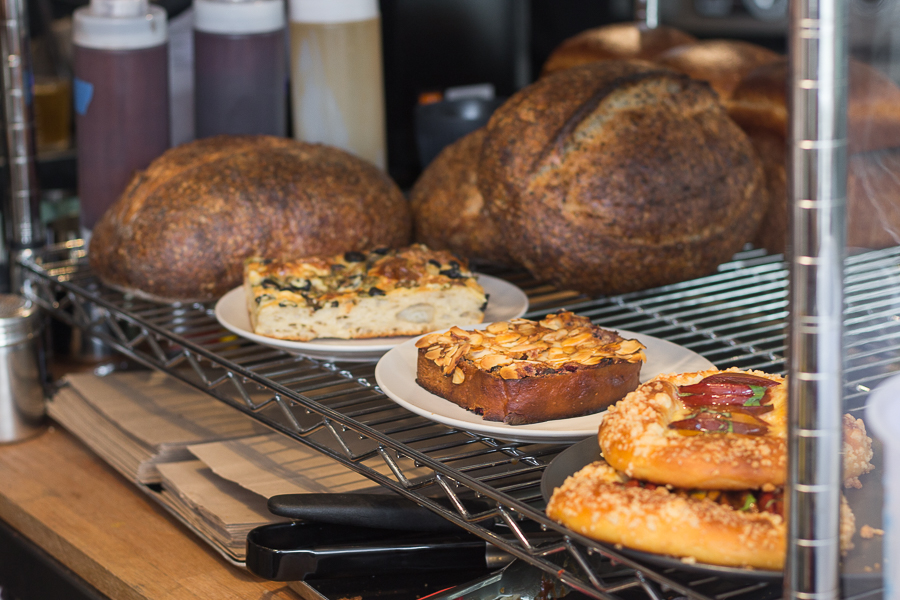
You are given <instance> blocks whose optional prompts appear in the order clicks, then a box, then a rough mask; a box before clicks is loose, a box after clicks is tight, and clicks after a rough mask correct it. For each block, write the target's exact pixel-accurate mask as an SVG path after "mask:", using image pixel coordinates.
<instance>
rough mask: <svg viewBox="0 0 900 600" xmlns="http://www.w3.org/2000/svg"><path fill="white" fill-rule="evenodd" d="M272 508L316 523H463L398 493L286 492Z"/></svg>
mask: <svg viewBox="0 0 900 600" xmlns="http://www.w3.org/2000/svg"><path fill="white" fill-rule="evenodd" d="M436 502H438V503H439V504H441V505H442V506H444V507H445V508H447V509H448V510H450V511H451V512H452V513H454V514H456V512H457V511H456V509H455V508H452V507H451V505H450V502H449V500H446V499H444V498H441V499H438V500H436ZM463 505H464V506H465V508H466V510H467V511H468V512H469V514H479V513H484V512H487V511H488V510H490V508H491V507H490V505H489V504H488V503H487V502H484V501H480V500H466V501H464V502H463ZM269 511H270V512H271V513H272V514H275V515H279V516H282V517H288V518H290V519H299V520H302V521H309V522H313V523H331V524H335V525H354V526H357V527H372V528H377V529H393V530H395V531H453V532H456V531H459V526H457V525H455V524H454V523H452V522H451V521H448V520H447V519H445V518H443V517H442V516H440V515H438V514H436V513H434V512H432V511H431V510H429V509H427V508H425V507H423V506H419V505H418V504H416V503H415V502H413V501H412V500H408V499H406V498H404V497H402V496H397V495H394V494H282V495H279V496H272V497H271V498H269ZM482 525H485V523H484V522H482ZM488 525H490V524H488Z"/></svg>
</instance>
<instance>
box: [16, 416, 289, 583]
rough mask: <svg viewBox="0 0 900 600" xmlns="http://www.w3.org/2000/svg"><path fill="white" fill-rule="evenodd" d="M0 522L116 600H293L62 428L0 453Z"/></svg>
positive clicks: (51, 429) (50, 430)
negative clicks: (206, 541) (236, 563)
mask: <svg viewBox="0 0 900 600" xmlns="http://www.w3.org/2000/svg"><path fill="white" fill-rule="evenodd" d="M0 519H2V520H3V521H5V522H6V523H8V524H9V525H11V526H12V527H13V528H15V529H16V530H18V531H19V532H20V533H22V534H23V535H24V536H25V537H27V538H28V539H30V540H31V541H32V542H34V543H35V544H36V545H37V546H39V547H41V548H42V549H43V550H44V551H46V552H47V553H48V554H50V555H51V556H53V557H54V558H56V559H57V560H58V561H60V562H61V563H62V564H64V565H65V566H66V567H68V568H69V569H71V570H72V571H73V572H75V573H76V574H78V575H79V576H80V577H81V578H82V579H84V580H85V581H86V582H87V583H89V584H90V585H92V586H94V587H95V588H97V590H99V591H100V592H101V593H103V594H105V595H107V596H109V597H111V598H116V599H117V600H118V599H122V600H151V599H154V600H156V599H165V600H180V599H192V598H203V599H208V598H215V599H216V600H228V599H231V598H240V599H242V600H246V599H259V600H263V599H265V600H297V599H298V598H299V596H297V595H296V594H295V593H294V592H293V591H291V590H290V589H289V588H288V587H287V585H286V584H284V583H279V582H272V581H265V580H262V579H259V578H257V577H255V576H254V575H252V574H250V573H249V572H247V571H245V570H243V569H240V568H237V567H234V566H232V565H230V564H228V563H227V562H226V561H225V560H224V559H222V558H221V557H219V555H218V554H216V553H215V552H214V551H213V550H212V549H210V548H209V547H208V546H206V545H205V544H204V543H203V542H201V541H200V540H199V539H197V538H196V537H195V536H194V535H193V534H192V533H191V532H190V531H189V530H188V529H186V528H185V527H183V526H181V525H180V524H179V523H178V522H177V521H175V519H173V518H172V517H170V516H169V515H168V514H167V513H166V512H165V511H164V510H163V509H162V508H161V507H159V506H157V505H156V504H155V503H154V502H153V501H152V500H151V499H150V498H148V497H146V496H145V495H144V494H143V493H142V492H141V491H140V490H138V489H137V488H136V487H135V486H134V484H131V483H129V482H128V481H126V480H125V479H124V478H123V477H122V476H120V475H119V474H118V473H116V472H115V471H114V470H113V469H112V468H110V467H108V466H107V465H106V464H105V463H104V462H103V461H101V460H100V459H99V458H98V457H97V456H96V455H94V454H93V453H92V452H91V451H90V450H88V449H87V448H86V447H85V446H83V445H82V444H81V443H80V442H79V441H78V440H76V439H75V438H73V437H72V436H71V435H69V434H68V433H67V432H66V431H64V430H63V429H62V428H60V427H59V426H51V427H50V428H49V429H48V430H47V431H45V432H43V433H42V434H40V435H38V436H37V437H34V438H31V439H29V440H26V441H23V442H19V443H16V444H9V445H0Z"/></svg>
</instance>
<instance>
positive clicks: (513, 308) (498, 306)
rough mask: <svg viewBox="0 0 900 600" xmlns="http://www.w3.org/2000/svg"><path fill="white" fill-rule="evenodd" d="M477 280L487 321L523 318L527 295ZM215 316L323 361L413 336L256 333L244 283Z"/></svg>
mask: <svg viewBox="0 0 900 600" xmlns="http://www.w3.org/2000/svg"><path fill="white" fill-rule="evenodd" d="M478 283H480V284H481V287H483V288H484V291H485V293H486V294H488V296H489V297H488V305H487V308H486V309H485V311H484V320H485V322H486V323H487V322H492V321H508V320H509V319H514V318H516V317H521V316H522V315H523V314H525V311H526V310H528V296H526V295H525V292H523V291H522V290H520V289H519V288H518V287H516V286H515V285H513V284H511V283H509V282H507V281H504V280H502V279H498V278H496V277H491V276H490V275H481V274H479V275H478ZM216 318H217V319H218V320H219V323H221V324H222V326H223V327H225V328H226V329H228V330H229V331H232V332H233V333H236V334H237V335H239V336H241V337H245V338H247V339H249V340H253V341H254V342H256V343H258V344H264V345H266V346H272V347H274V348H279V349H281V350H287V351H288V352H293V353H295V354H303V355H304V356H309V357H311V358H317V359H323V360H349V361H369V360H378V359H379V358H380V357H381V356H382V355H383V354H384V353H385V352H387V351H388V350H390V349H391V348H393V347H395V346H397V345H398V344H402V343H403V342H405V341H407V340H409V339H410V338H409V337H408V336H402V337H389V338H370V339H365V340H339V339H334V338H321V339H317V340H311V341H309V342H295V341H292V340H279V339H277V338H271V337H267V336H264V335H258V334H256V333H253V327H252V326H251V325H250V315H249V313H248V312H247V302H246V300H245V298H244V288H243V286H242V287H236V288H234V289H233V290H231V291H230V292H228V293H227V294H225V295H224V296H222V298H220V299H219V301H218V302H217V303H216Z"/></svg>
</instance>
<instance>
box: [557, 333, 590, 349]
mask: <svg viewBox="0 0 900 600" xmlns="http://www.w3.org/2000/svg"><path fill="white" fill-rule="evenodd" d="M592 337H594V336H593V334H591V332H590V331H585V332H584V333H579V334H578V335H575V336H572V337H567V338H565V339H563V340H560V343H561V344H562V345H563V347H565V346H577V345H578V344H580V343H581V342H586V341H587V340H589V339H591V338H592Z"/></svg>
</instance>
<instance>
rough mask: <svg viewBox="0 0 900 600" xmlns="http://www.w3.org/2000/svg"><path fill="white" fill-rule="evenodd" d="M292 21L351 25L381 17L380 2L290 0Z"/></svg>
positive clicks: (374, 0) (367, 0)
mask: <svg viewBox="0 0 900 600" xmlns="http://www.w3.org/2000/svg"><path fill="white" fill-rule="evenodd" d="M289 4H290V9H291V21H294V22H297V23H349V22H352V21H367V20H369V19H374V18H375V17H377V16H378V15H379V12H378V0H327V1H323V0H289Z"/></svg>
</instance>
